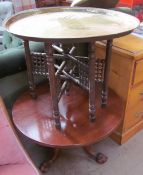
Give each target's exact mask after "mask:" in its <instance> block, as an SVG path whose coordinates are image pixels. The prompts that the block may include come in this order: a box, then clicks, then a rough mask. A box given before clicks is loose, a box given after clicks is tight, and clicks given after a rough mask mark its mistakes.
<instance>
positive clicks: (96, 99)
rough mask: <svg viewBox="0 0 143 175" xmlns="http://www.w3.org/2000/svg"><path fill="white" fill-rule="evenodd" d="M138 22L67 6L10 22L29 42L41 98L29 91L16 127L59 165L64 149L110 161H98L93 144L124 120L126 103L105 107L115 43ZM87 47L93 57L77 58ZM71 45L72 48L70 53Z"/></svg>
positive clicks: (31, 72)
mask: <svg viewBox="0 0 143 175" xmlns="http://www.w3.org/2000/svg"><path fill="white" fill-rule="evenodd" d="M37 19H39V21H40V22H41V23H40V24H39V25H38V24H37ZM123 19H124V20H123ZM138 23H139V22H138V20H137V19H136V18H135V17H132V16H129V15H126V14H122V13H119V12H115V11H111V10H105V9H95V8H87V9H86V8H63V7H62V8H47V9H43V10H42V9H39V10H32V11H27V12H25V13H21V14H18V15H15V16H14V17H12V18H11V19H9V20H8V21H7V22H6V28H7V29H8V31H10V32H11V33H13V34H15V35H16V36H18V37H20V38H22V39H23V40H24V46H25V53H26V63H27V70H28V80H29V88H30V92H31V96H32V97H33V98H34V99H35V100H34V99H33V100H32V99H31V97H30V96H29V95H28V93H27V92H25V93H24V94H22V95H21V96H20V97H19V98H18V99H17V101H16V102H15V104H14V107H13V120H14V123H15V125H16V126H17V128H18V129H19V130H20V131H21V132H22V133H23V134H24V135H26V136H27V137H29V138H31V139H32V140H34V141H36V142H39V143H40V144H42V145H45V146H50V147H54V148H56V154H55V156H54V158H53V160H54V159H55V158H56V155H57V152H58V151H57V150H58V149H59V148H61V147H62V148H63V147H71V146H82V147H83V148H84V150H85V151H86V152H87V153H88V154H89V155H90V156H91V157H92V158H94V159H96V160H97V161H98V162H99V163H103V162H104V161H106V156H103V155H102V154H99V155H98V157H97V156H95V154H94V153H92V150H91V147H90V146H89V145H90V144H92V143H95V142H97V141H100V140H101V139H103V138H104V137H106V136H107V135H109V134H110V133H111V132H112V131H113V130H114V129H115V128H116V127H117V126H118V124H119V123H120V121H121V112H122V105H121V104H122V102H121V100H120V99H119V97H117V96H116V95H115V94H114V93H113V92H109V94H110V95H109V99H108V107H107V108H101V107H105V106H106V105H107V96H108V75H109V67H110V55H111V47H112V40H113V38H116V37H120V36H123V35H126V34H128V33H130V32H131V31H132V30H133V29H134V28H135V27H137V26H138ZM34 26H35V28H34V30H33V27H34ZM121 26H122V27H121ZM27 28H28V29H29V30H27ZM21 29H22V30H21ZM55 29H57V30H55ZM30 40H33V41H42V42H44V46H45V52H44V53H36V52H31V51H30V48H29V41H30ZM99 40H106V43H107V44H106V56H105V58H103V59H98V58H96V57H95V52H96V50H95V42H96V41H99ZM83 42H87V43H88V47H89V48H88V50H89V52H88V57H83V56H80V55H75V54H74V51H75V49H76V48H75V47H74V44H73V43H83ZM66 43H71V45H72V46H71V48H68V49H67V48H66V49H65V48H64V45H65V44H66ZM38 75H42V76H46V77H47V79H48V80H49V86H50V91H49V89H48V88H47V89H46V85H43V86H40V87H37V88H36V85H35V77H36V76H38ZM96 84H100V85H101V90H99V87H98V86H96ZM77 85H78V86H77ZM50 99H51V102H50ZM113 101H114V102H113ZM29 118H30V119H29ZM31 121H32V122H31ZM23 124H24V125H23ZM30 130H31V132H34V131H35V133H36V134H35V135H31V132H30Z"/></svg>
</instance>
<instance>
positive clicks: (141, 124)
mask: <svg viewBox="0 0 143 175" xmlns="http://www.w3.org/2000/svg"><path fill="white" fill-rule="evenodd" d="M142 128H143V121H141V122H138V123H137V124H136V125H135V126H133V127H132V128H130V129H129V130H128V131H126V132H125V133H124V134H123V136H121V135H120V133H118V132H113V133H112V134H111V136H110V137H111V139H113V140H114V141H116V142H117V143H118V144H119V145H122V144H124V143H125V142H127V141H128V140H129V139H130V138H131V137H132V136H134V135H135V134H137V133H138V132H139V131H140V130H142Z"/></svg>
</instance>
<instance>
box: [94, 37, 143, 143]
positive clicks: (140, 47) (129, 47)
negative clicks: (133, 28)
mask: <svg viewBox="0 0 143 175" xmlns="http://www.w3.org/2000/svg"><path fill="white" fill-rule="evenodd" d="M96 53H97V56H98V57H99V58H103V57H104V53H105V45H104V43H97V45H96ZM109 87H110V88H112V89H113V90H114V91H115V92H116V93H117V94H118V95H119V96H120V97H121V98H122V99H123V100H124V102H125V103H124V112H123V114H122V115H123V122H122V124H121V125H120V127H119V128H118V129H117V130H116V131H115V132H114V133H113V134H112V136H111V137H112V138H113V139H114V140H115V141H116V142H117V143H119V144H123V143H124V142H126V141H127V140H128V139H129V138H131V137H132V136H133V135H134V134H135V133H137V132H138V131H139V130H141V129H142V128H143V39H141V38H139V37H136V36H133V35H128V36H125V37H122V38H118V39H116V40H114V43H113V49H112V59H111V67H110V78H109Z"/></svg>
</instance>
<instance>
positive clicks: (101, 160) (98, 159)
mask: <svg viewBox="0 0 143 175" xmlns="http://www.w3.org/2000/svg"><path fill="white" fill-rule="evenodd" d="M83 150H84V151H85V152H86V153H87V154H88V155H89V157H90V158H91V159H93V160H95V161H96V162H97V163H99V164H103V163H105V162H106V161H107V159H108V157H107V156H105V155H104V154H103V153H97V154H96V153H95V151H94V150H93V149H92V147H91V146H85V147H83Z"/></svg>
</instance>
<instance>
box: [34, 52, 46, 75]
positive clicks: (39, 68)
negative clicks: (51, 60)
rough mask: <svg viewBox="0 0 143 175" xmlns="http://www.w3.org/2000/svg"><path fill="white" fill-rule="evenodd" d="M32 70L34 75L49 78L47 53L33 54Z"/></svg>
mask: <svg viewBox="0 0 143 175" xmlns="http://www.w3.org/2000/svg"><path fill="white" fill-rule="evenodd" d="M31 57H32V69H33V74H35V75H43V76H47V75H48V72H47V68H46V67H47V62H46V54H45V53H37V52H32V53H31Z"/></svg>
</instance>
